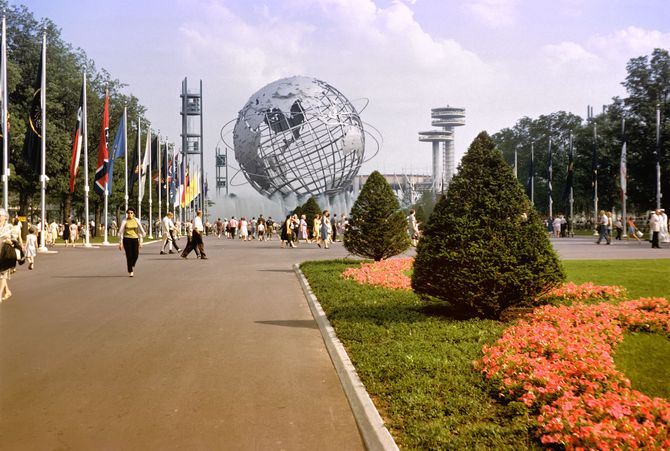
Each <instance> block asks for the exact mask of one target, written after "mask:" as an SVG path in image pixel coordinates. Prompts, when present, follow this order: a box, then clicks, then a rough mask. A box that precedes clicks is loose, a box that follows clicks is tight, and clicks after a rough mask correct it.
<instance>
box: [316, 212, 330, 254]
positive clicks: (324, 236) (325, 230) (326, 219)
mask: <svg viewBox="0 0 670 451" xmlns="http://www.w3.org/2000/svg"><path fill="white" fill-rule="evenodd" d="M320 227H321V230H319V235H320V238H321V244H323V247H324V248H326V249H328V244H329V243H330V234H331V225H330V212H329V211H328V210H323V214H322V215H321V225H320ZM321 244H319V247H321Z"/></svg>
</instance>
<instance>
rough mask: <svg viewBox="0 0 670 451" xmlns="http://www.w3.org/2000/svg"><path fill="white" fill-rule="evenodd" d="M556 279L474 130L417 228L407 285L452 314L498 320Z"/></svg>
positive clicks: (545, 243) (524, 203)
mask: <svg viewBox="0 0 670 451" xmlns="http://www.w3.org/2000/svg"><path fill="white" fill-rule="evenodd" d="M563 280H565V274H564V271H563V269H562V267H561V265H560V263H559V261H558V258H557V256H556V254H555V253H554V251H553V249H552V247H551V244H550V242H549V239H548V237H547V234H546V232H545V230H544V228H543V226H542V224H541V223H540V220H539V217H538V214H537V212H536V210H535V209H534V208H532V207H531V205H530V203H529V201H528V198H527V197H526V195H525V193H524V190H523V187H522V186H521V184H520V183H519V182H518V181H517V180H516V179H515V178H514V175H513V174H512V170H511V169H510V167H509V165H508V164H507V163H505V161H504V160H503V158H502V155H501V154H500V152H499V151H498V150H497V149H496V147H495V143H494V142H493V141H492V140H491V138H490V137H489V136H488V134H486V132H482V133H480V134H479V136H478V137H477V138H476V139H475V140H474V141H473V143H472V144H471V145H470V148H469V150H468V152H467V154H466V155H465V156H464V157H463V160H462V161H461V165H460V166H459V170H458V174H457V175H456V176H455V177H454V178H453V179H452V181H451V183H450V184H449V191H448V193H447V197H446V198H442V199H440V201H439V202H438V204H437V205H436V206H435V210H434V211H433V214H432V215H431V216H430V219H429V220H428V223H427V224H426V225H425V226H424V228H423V236H422V238H421V240H420V241H419V244H418V246H417V256H416V261H415V263H414V273H413V275H412V288H413V289H414V291H415V292H417V293H418V294H421V295H423V296H426V297H434V298H438V299H441V300H443V301H446V302H447V303H448V310H449V313H451V314H452V315H454V316H456V317H474V316H478V317H484V318H498V317H499V316H500V313H501V312H502V311H503V310H504V309H506V308H508V307H522V306H529V305H531V304H532V303H533V302H534V299H535V297H536V296H537V295H538V294H540V293H542V292H543V291H544V290H545V289H547V288H549V287H552V286H555V285H557V284H558V283H560V282H562V281H563Z"/></svg>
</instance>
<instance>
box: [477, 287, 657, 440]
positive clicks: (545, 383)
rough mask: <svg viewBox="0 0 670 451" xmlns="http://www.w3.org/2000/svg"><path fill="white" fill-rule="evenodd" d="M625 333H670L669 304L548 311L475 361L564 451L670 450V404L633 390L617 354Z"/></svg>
mask: <svg viewBox="0 0 670 451" xmlns="http://www.w3.org/2000/svg"><path fill="white" fill-rule="evenodd" d="M625 330H644V331H654V332H659V333H662V334H665V335H670V303H669V302H668V301H667V300H666V299H662V298H642V299H638V300H634V301H626V302H622V303H621V304H618V305H612V304H607V303H601V304H596V305H585V304H582V303H577V304H575V305H573V306H558V307H554V306H544V307H541V308H538V309H536V310H535V312H533V314H532V315H531V316H530V317H528V318H527V319H526V320H522V321H520V322H519V323H518V324H516V325H515V326H513V327H511V328H509V329H507V330H506V331H505V332H504V333H503V336H502V338H501V339H500V340H498V341H497V342H496V343H495V344H493V345H492V346H485V347H484V349H483V351H484V357H483V358H482V359H481V360H479V361H478V362H476V363H475V366H476V367H477V368H478V369H479V370H481V371H482V372H483V373H484V374H485V375H486V377H487V378H488V379H491V380H493V381H495V382H496V383H497V384H499V387H500V396H501V397H502V398H505V399H508V400H516V401H521V402H523V403H524V404H525V405H526V406H528V407H529V408H530V409H531V411H532V412H534V413H535V414H536V415H537V417H536V419H537V423H538V434H539V436H540V440H541V441H542V443H544V444H547V445H559V446H564V447H566V448H567V449H603V450H604V449H638V448H644V449H670V403H669V402H668V401H666V400H664V399H661V398H653V399H651V398H649V397H648V396H646V395H644V394H642V393H640V392H638V391H635V390H633V389H631V387H630V381H629V380H628V379H627V378H626V376H625V375H624V374H623V373H621V372H620V371H617V369H616V368H615V365H614V360H613V358H612V353H613V349H614V347H615V346H616V344H618V343H619V342H620V341H621V340H622V339H623V333H624V331H625Z"/></svg>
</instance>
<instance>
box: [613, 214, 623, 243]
mask: <svg viewBox="0 0 670 451" xmlns="http://www.w3.org/2000/svg"><path fill="white" fill-rule="evenodd" d="M614 230H616V238H615V239H616V240H619V241H621V234H622V233H623V224H622V223H621V218H619V217H618V216H617V218H616V221H614Z"/></svg>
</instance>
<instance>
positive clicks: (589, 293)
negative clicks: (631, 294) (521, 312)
mask: <svg viewBox="0 0 670 451" xmlns="http://www.w3.org/2000/svg"><path fill="white" fill-rule="evenodd" d="M625 295H626V289H625V288H624V287H619V286H608V285H594V284H593V283H591V282H586V283H583V284H581V285H577V284H575V283H573V282H569V283H565V284H563V285H561V286H560V287H556V288H553V289H551V290H550V291H549V292H547V293H546V294H544V295H543V296H542V298H543V299H555V300H558V301H561V302H565V301H573V302H574V301H582V300H586V299H589V300H591V301H593V300H603V301H606V300H611V299H622V298H623V297H624V296H625Z"/></svg>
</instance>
